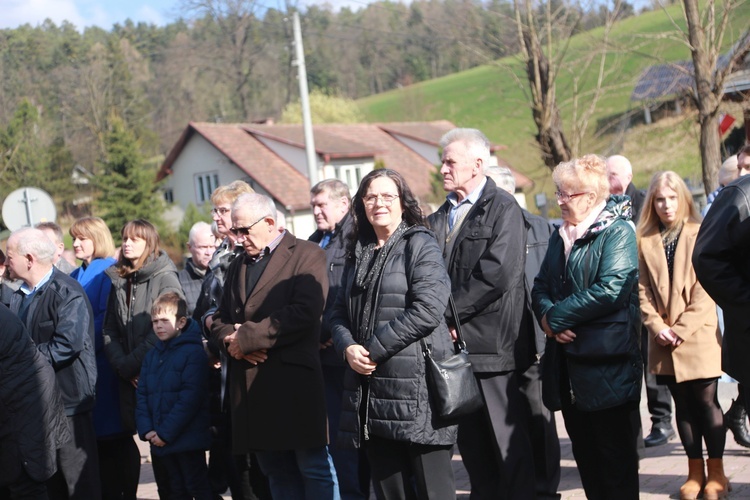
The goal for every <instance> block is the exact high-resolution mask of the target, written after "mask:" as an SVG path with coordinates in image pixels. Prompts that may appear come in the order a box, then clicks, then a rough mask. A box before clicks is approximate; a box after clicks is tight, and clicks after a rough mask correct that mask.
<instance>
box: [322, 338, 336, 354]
mask: <svg viewBox="0 0 750 500" xmlns="http://www.w3.org/2000/svg"><path fill="white" fill-rule="evenodd" d="M332 345H333V339H328V340H326V341H325V342H323V343H322V344H320V350H321V351H322V350H323V349H328V348H329V347H331V346H332Z"/></svg>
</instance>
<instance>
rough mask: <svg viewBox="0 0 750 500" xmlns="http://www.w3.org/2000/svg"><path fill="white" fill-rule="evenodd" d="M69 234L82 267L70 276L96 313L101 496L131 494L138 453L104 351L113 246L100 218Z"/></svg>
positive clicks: (74, 227)
mask: <svg viewBox="0 0 750 500" xmlns="http://www.w3.org/2000/svg"><path fill="white" fill-rule="evenodd" d="M69 232H70V236H71V237H72V238H73V252H74V253H75V256H76V259H78V260H80V261H81V266H80V267H78V268H76V269H74V270H73V272H72V273H70V276H71V277H72V278H74V279H75V280H77V281H78V283H80V284H81V286H82V287H83V289H84V291H85V292H86V296H87V297H88V298H89V302H90V303H91V309H92V310H93V313H94V339H95V345H96V370H97V377H96V404H95V406H94V413H93V418H94V430H95V431H96V443H97V448H98V451H99V475H100V478H101V485H102V499H103V500H109V499H115V498H118V499H119V498H135V495H136V491H137V489H138V475H139V474H138V472H139V468H138V466H137V465H138V462H137V460H139V459H140V452H139V451H138V447H137V446H136V444H135V442H134V441H133V438H132V437H131V433H130V432H128V431H127V430H125V429H124V428H123V425H122V420H121V419H120V399H119V398H120V396H119V382H118V379H117V375H116V374H115V372H114V370H112V366H111V365H110V364H109V361H108V360H107V356H106V354H105V353H104V338H103V335H102V327H103V326H104V315H105V313H106V311H107V301H108V298H109V291H110V289H111V288H112V280H111V279H110V277H109V276H108V275H107V273H106V270H107V269H108V268H110V267H111V266H112V265H113V264H114V263H115V259H114V257H113V255H114V253H115V244H114V242H113V241H112V234H111V233H110V232H109V228H108V227H107V224H106V223H105V222H104V221H103V220H102V219H100V218H99V217H82V218H80V219H78V220H77V221H75V222H74V223H73V225H72V226H71V227H70V231H69ZM134 464H135V466H134Z"/></svg>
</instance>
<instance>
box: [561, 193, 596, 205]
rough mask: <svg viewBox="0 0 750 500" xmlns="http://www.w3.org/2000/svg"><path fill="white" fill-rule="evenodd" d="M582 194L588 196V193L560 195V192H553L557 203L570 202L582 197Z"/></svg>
mask: <svg viewBox="0 0 750 500" xmlns="http://www.w3.org/2000/svg"><path fill="white" fill-rule="evenodd" d="M584 194H589V193H588V192H583V193H574V194H567V193H562V192H560V191H555V198H557V199H558V201H561V202H563V203H567V202H569V201H570V200H572V199H573V198H577V197H578V196H582V195H584Z"/></svg>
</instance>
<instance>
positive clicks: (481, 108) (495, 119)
mask: <svg viewBox="0 0 750 500" xmlns="http://www.w3.org/2000/svg"><path fill="white" fill-rule="evenodd" d="M669 13H670V14H671V15H672V16H673V17H674V19H675V20H678V22H679V24H680V25H681V26H684V23H683V21H682V14H681V11H680V7H679V6H672V7H670V8H669ZM732 24H733V29H731V30H730V31H729V33H728V36H727V37H726V44H727V45H730V44H731V43H732V42H734V40H736V38H737V37H738V36H739V35H738V33H740V30H742V29H745V28H746V27H747V26H748V25H750V2H744V3H743V4H742V5H741V7H740V8H739V9H738V10H737V11H736V12H735V13H734V15H733V23H732ZM674 32H675V28H674V26H673V24H672V22H671V21H670V20H669V18H668V16H667V15H666V14H665V13H664V12H663V11H656V12H650V13H646V14H643V15H640V16H638V17H633V18H629V19H626V20H624V21H622V22H620V23H618V25H617V26H615V28H614V30H613V33H612V36H611V40H612V46H613V47H614V49H615V52H616V54H610V55H609V56H608V61H607V68H608V70H610V71H611V72H610V74H609V75H608V78H607V80H606V82H607V83H606V91H605V93H604V95H603V97H602V98H601V99H600V101H599V103H598V105H597V108H596V111H595V112H594V115H593V117H592V119H591V120H590V125H589V127H588V129H587V132H586V135H585V137H584V141H583V145H582V147H581V151H578V153H580V154H583V153H586V152H596V153H600V154H605V155H606V154H614V153H622V154H624V155H626V156H628V157H629V158H630V159H631V161H632V162H633V165H634V168H635V170H636V172H635V183H636V185H638V186H639V187H646V185H647V184H648V180H649V178H650V176H651V174H652V173H653V172H654V171H658V170H665V169H671V170H675V171H677V172H679V173H680V174H681V175H682V176H683V177H690V178H694V179H699V178H700V156H699V153H698V130H697V125H695V123H694V116H693V115H691V114H689V113H688V114H685V115H683V116H682V117H675V118H667V119H665V120H661V121H658V122H656V123H655V124H652V125H650V126H645V125H643V124H642V113H640V112H639V109H638V108H637V103H631V102H630V93H631V92H632V89H633V87H634V85H635V82H636V80H637V78H638V76H639V75H640V73H641V71H642V70H643V69H644V68H646V67H647V66H649V65H652V64H659V63H661V62H664V61H676V60H681V59H688V58H689V57H690V53H689V51H688V49H687V47H686V46H685V45H684V44H682V43H680V42H678V41H675V40H672V39H669V38H667V37H666V36H665V35H666V34H669V33H674ZM601 38H602V30H601V29H597V30H593V31H591V32H588V33H584V34H582V35H579V36H576V37H574V38H573V39H572V40H571V42H570V45H569V48H568V51H567V54H566V58H565V60H566V64H565V66H567V68H568V69H565V70H563V71H561V74H560V77H559V79H558V82H557V93H558V100H559V103H560V107H561V111H562V116H563V122H564V123H565V126H566V133H568V137H569V141H570V140H571V135H570V124H571V123H572V120H571V118H572V116H573V102H572V95H573V90H572V89H573V71H581V68H582V67H583V63H582V62H581V57H582V55H585V54H586V53H587V52H588V48H589V47H591V46H593V45H595V44H598V43H601ZM597 64H598V63H597ZM597 64H594V65H593V66H592V68H591V69H590V70H589V71H584V72H583V74H582V76H580V78H579V86H580V87H581V88H582V89H583V91H582V92H581V93H580V94H579V95H580V96H581V97H580V99H579V100H580V101H581V102H583V103H584V104H583V105H585V104H586V103H587V102H588V101H590V100H591V97H590V94H587V90H590V89H591V87H592V85H593V82H594V81H595V71H596V70H597V69H598V68H597ZM570 68H575V69H574V70H571V69H570ZM513 75H516V76H518V77H520V78H525V77H524V76H523V75H522V67H521V64H520V61H519V60H518V59H517V58H516V57H507V58H504V59H501V60H499V61H496V62H494V63H492V64H488V65H485V66H481V67H477V68H474V69H471V70H469V71H465V72H462V73H456V74H453V75H449V76H446V77H443V78H439V79H435V80H430V81H427V82H422V83H419V84H415V85H412V86H409V87H405V88H403V89H399V90H394V91H391V92H387V93H383V94H379V95H374V96H370V97H367V98H365V99H361V100H360V101H358V104H359V105H360V107H361V108H362V110H363V112H364V113H365V116H366V117H367V119H368V120H369V121H415V120H436V119H447V120H451V121H452V122H454V123H455V124H457V125H458V126H466V127H476V128H479V129H481V130H483V131H484V132H485V133H486V134H487V135H488V137H489V138H490V139H491V140H492V141H494V142H498V143H501V144H506V145H508V147H509V148H508V150H506V151H502V152H501V155H502V156H503V157H504V158H506V159H507V160H508V161H509V162H510V163H511V165H513V166H514V167H515V168H517V169H518V170H520V171H522V172H524V173H526V174H527V175H529V176H530V177H531V178H533V179H534V180H535V181H536V188H535V189H534V192H536V191H545V192H547V193H548V194H551V192H552V191H554V187H553V186H552V185H551V180H550V176H549V170H548V169H547V168H546V167H545V166H544V164H543V163H542V162H541V160H540V159H539V153H538V149H537V147H536V143H535V141H534V135H535V134H536V127H535V125H534V123H533V120H532V117H531V111H530V110H529V106H528V101H527V98H526V96H525V92H527V84H526V82H525V80H519V79H518V78H516V77H514V76H513ZM583 105H582V106H583ZM628 112H630V113H631V114H632V116H633V119H632V120H630V121H629V122H628V121H625V122H623V121H621V120H619V117H620V116H622V115H623V114H625V113H628ZM733 114H734V115H735V116H742V115H741V111H739V112H737V111H736V110H735V112H734V113H733ZM613 118H614V119H613ZM599 123H611V124H613V126H609V127H598V124H599ZM597 128H600V131H599V132H597V130H596V129H597ZM529 201H531V198H530V197H529Z"/></svg>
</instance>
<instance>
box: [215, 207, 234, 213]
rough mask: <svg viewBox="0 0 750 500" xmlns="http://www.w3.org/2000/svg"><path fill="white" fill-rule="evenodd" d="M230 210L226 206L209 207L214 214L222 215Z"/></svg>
mask: <svg viewBox="0 0 750 500" xmlns="http://www.w3.org/2000/svg"><path fill="white" fill-rule="evenodd" d="M231 210H232V209H231V208H226V207H214V208H212V209H211V213H212V214H216V215H224V214H226V213H228V212H229V211H231Z"/></svg>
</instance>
